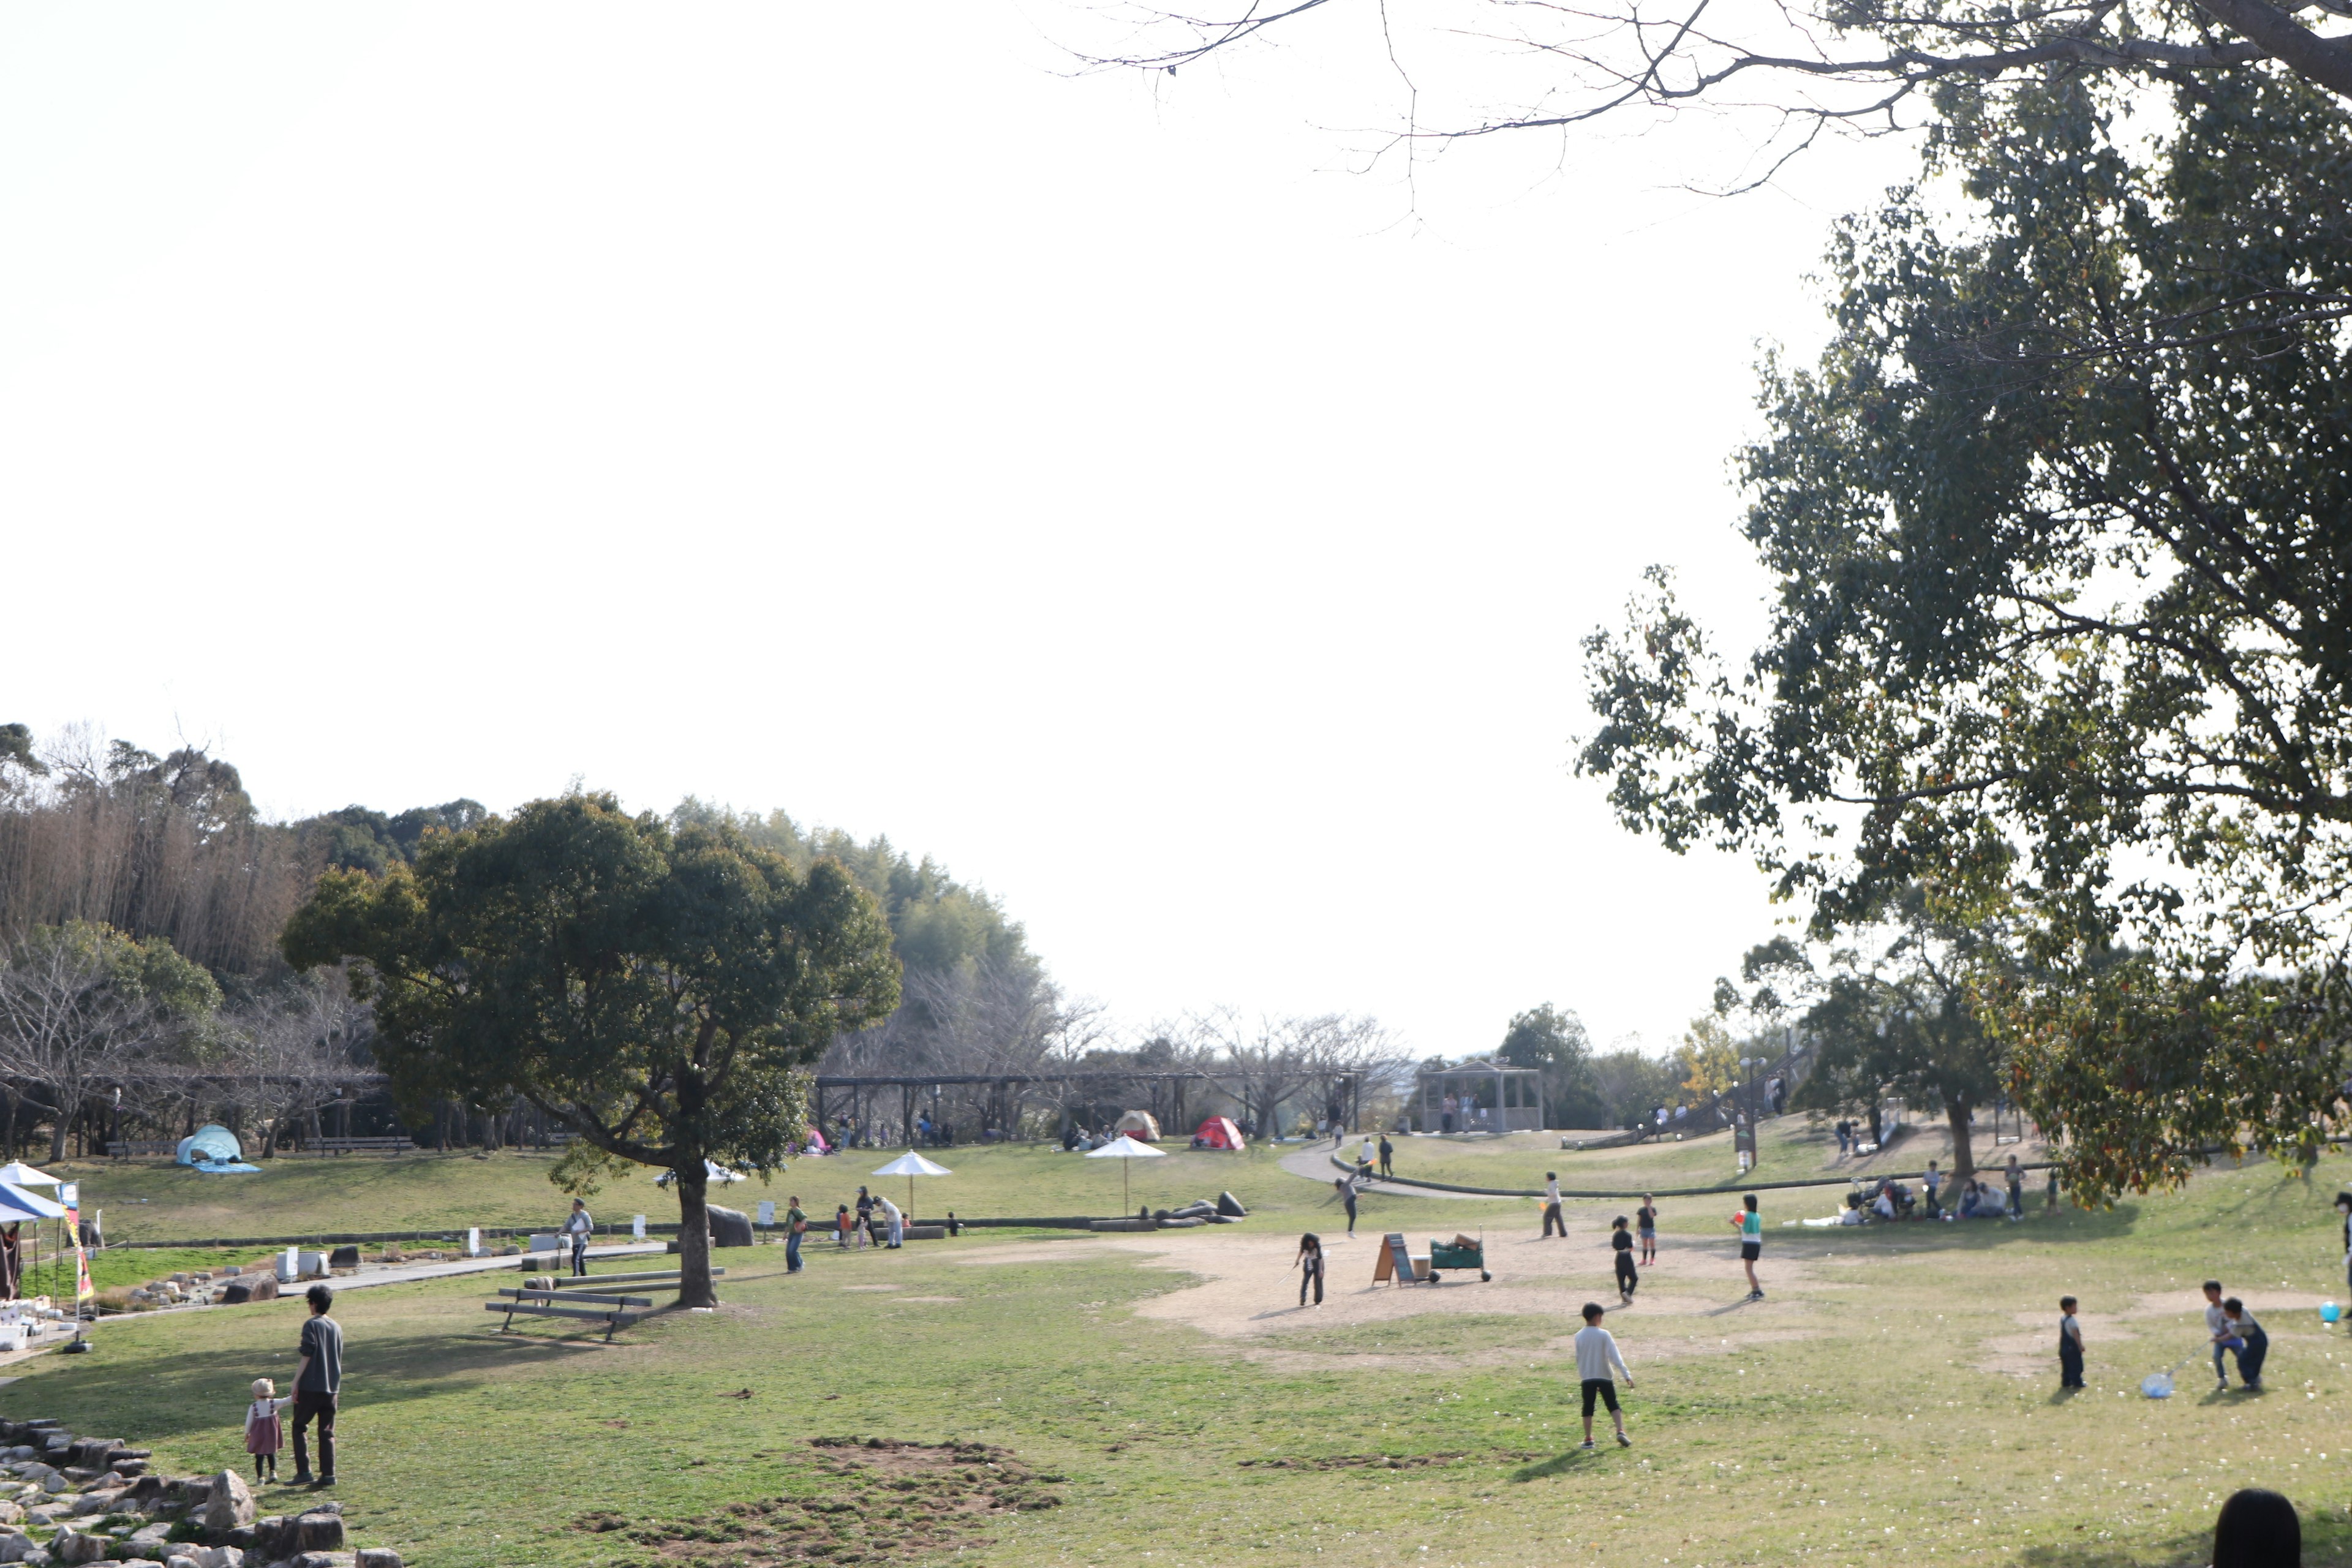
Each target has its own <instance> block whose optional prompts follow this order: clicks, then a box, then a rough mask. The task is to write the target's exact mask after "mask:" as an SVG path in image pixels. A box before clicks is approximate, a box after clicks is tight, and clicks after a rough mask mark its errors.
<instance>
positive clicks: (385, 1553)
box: [358, 1546, 401, 1568]
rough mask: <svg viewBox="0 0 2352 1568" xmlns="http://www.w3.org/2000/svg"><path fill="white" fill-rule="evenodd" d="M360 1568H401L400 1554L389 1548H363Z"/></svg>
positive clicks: (360, 1556)
mask: <svg viewBox="0 0 2352 1568" xmlns="http://www.w3.org/2000/svg"><path fill="white" fill-rule="evenodd" d="M358 1568H401V1562H400V1553H399V1552H394V1550H393V1549H392V1548H391V1547H389V1546H362V1547H361V1548H360V1555H359V1564H358Z"/></svg>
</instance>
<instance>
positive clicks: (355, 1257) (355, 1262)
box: [327, 1247, 360, 1268]
mask: <svg viewBox="0 0 2352 1568" xmlns="http://www.w3.org/2000/svg"><path fill="white" fill-rule="evenodd" d="M359 1266H360V1249H359V1248H358V1247H337V1248H335V1249H334V1251H332V1252H331V1253H329V1254H327V1267H328V1268H358V1267H359Z"/></svg>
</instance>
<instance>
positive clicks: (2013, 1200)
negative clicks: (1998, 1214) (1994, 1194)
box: [2001, 1154, 2025, 1220]
mask: <svg viewBox="0 0 2352 1568" xmlns="http://www.w3.org/2000/svg"><path fill="white" fill-rule="evenodd" d="M2001 1174H2002V1175H2004V1176H2006V1177H2007V1178H2008V1179H2009V1217H2010V1218H2011V1219H2012V1220H2021V1219H2023V1218H2024V1217H2025V1167H2023V1166H2022V1165H2020V1164H2019V1163H2017V1156H2016V1155H2014V1154H2011V1156H2010V1157H2009V1164H2008V1166H2007V1167H2006V1168H2005V1169H2003V1171H2002V1172H2001Z"/></svg>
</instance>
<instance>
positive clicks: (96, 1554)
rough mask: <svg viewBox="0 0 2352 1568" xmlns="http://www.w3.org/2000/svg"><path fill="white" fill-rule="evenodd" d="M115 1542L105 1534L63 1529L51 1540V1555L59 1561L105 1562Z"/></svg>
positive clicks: (51, 1558)
mask: <svg viewBox="0 0 2352 1568" xmlns="http://www.w3.org/2000/svg"><path fill="white" fill-rule="evenodd" d="M113 1545H114V1542H111V1541H109V1540H108V1539H107V1538H106V1537H105V1536H103V1535H82V1534H79V1533H77V1532H76V1531H70V1530H61V1531H58V1534H57V1539H56V1540H54V1541H52V1542H49V1557H50V1560H51V1561H52V1562H57V1563H103V1562H105V1561H106V1559H107V1554H108V1552H109V1551H110V1549H111V1548H112V1547H113Z"/></svg>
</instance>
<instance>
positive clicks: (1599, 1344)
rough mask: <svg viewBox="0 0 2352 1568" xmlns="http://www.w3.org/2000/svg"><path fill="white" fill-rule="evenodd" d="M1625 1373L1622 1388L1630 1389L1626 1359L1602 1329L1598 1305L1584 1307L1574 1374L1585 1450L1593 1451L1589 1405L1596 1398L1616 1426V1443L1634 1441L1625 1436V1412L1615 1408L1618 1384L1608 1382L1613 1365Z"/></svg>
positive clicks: (1625, 1444)
mask: <svg viewBox="0 0 2352 1568" xmlns="http://www.w3.org/2000/svg"><path fill="white" fill-rule="evenodd" d="M1612 1365H1613V1366H1614V1367H1616V1369H1617V1370H1618V1371H1619V1372H1621V1373H1624V1374H1625V1386H1626V1387H1628V1388H1631V1387H1633V1372H1632V1370H1631V1369H1629V1368H1628V1367H1627V1366H1626V1365H1625V1358H1624V1356H1623V1355H1622V1354H1620V1353H1619V1352H1618V1350H1617V1336H1616V1335H1614V1334H1612V1333H1611V1332H1610V1331H1608V1330H1607V1329H1604V1328H1602V1327H1601V1303H1600V1302H1598V1301H1587V1302H1586V1303H1585V1304H1584V1327H1582V1328H1581V1329H1579V1330H1578V1331H1577V1333H1576V1375H1577V1376H1578V1377H1579V1378H1580V1379H1581V1380H1582V1382H1583V1384H1584V1447H1585V1449H1586V1451H1587V1452H1590V1451H1591V1448H1592V1402H1593V1400H1594V1399H1596V1398H1597V1399H1599V1400H1600V1401H1601V1403H1602V1404H1604V1405H1608V1406H1609V1419H1610V1420H1612V1421H1613V1422H1615V1423H1616V1424H1617V1442H1618V1444H1619V1446H1620V1447H1627V1448H1630V1447H1633V1438H1631V1437H1628V1436H1625V1413H1624V1412H1623V1411H1622V1410H1621V1409H1619V1408H1618V1407H1617V1385H1616V1384H1614V1383H1612V1382H1611V1381H1610V1380H1609V1369H1610V1367H1612Z"/></svg>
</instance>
